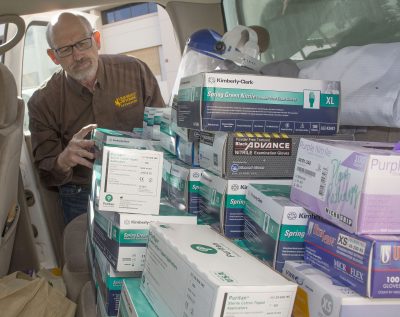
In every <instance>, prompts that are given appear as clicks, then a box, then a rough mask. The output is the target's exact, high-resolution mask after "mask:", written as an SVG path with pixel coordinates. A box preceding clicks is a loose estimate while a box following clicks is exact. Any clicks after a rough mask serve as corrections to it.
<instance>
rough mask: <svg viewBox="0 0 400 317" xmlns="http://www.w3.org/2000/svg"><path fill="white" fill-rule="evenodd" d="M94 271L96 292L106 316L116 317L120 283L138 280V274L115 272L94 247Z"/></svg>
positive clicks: (120, 288)
mask: <svg viewBox="0 0 400 317" xmlns="http://www.w3.org/2000/svg"><path fill="white" fill-rule="evenodd" d="M94 270H95V277H96V279H95V280H96V285H97V286H98V288H97V289H98V292H101V297H102V300H103V304H104V309H105V312H106V314H107V315H109V316H116V315H117V314H118V307H119V303H120V297H121V290H122V283H123V281H124V280H126V279H130V278H135V277H136V278H138V277H139V276H140V273H139V272H116V271H115V270H114V269H113V268H112V267H111V265H110V263H109V262H108V261H107V259H106V257H105V256H104V255H103V253H102V252H101V251H100V250H99V249H98V248H97V247H95V259H94Z"/></svg>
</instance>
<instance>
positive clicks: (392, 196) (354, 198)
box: [290, 139, 400, 234]
mask: <svg viewBox="0 0 400 317" xmlns="http://www.w3.org/2000/svg"><path fill="white" fill-rule="evenodd" d="M393 146H394V145H393V144H391V143H375V142H356V141H333V140H330V141H328V140H311V139H301V141H300V145H299V150H298V153H297V159H296V166H295V172H294V176H293V186H292V191H291V194H290V199H291V200H292V201H294V202H296V203H298V204H299V205H301V206H303V207H305V208H306V209H308V210H310V211H312V212H314V213H316V214H318V215H320V216H321V217H323V218H326V219H327V220H329V221H331V222H333V223H334V224H336V225H337V226H339V227H341V228H343V229H344V230H346V231H349V232H353V233H359V234H391V233H396V234H398V233H400V212H399V206H400V191H399V188H400V153H399V152H395V151H392V150H391V149H392V148H393Z"/></svg>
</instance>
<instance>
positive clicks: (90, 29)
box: [46, 12, 94, 48]
mask: <svg viewBox="0 0 400 317" xmlns="http://www.w3.org/2000/svg"><path fill="white" fill-rule="evenodd" d="M65 14H69V15H73V16H75V17H77V18H78V19H79V20H80V21H81V23H82V24H83V25H84V26H85V28H86V29H87V31H88V33H91V32H93V31H94V28H93V26H92V24H91V23H90V22H89V20H88V19H87V18H86V17H85V16H84V15H82V14H81V13H80V12H61V13H58V14H57V15H55V16H54V17H53V18H52V19H51V21H50V22H49V23H48V24H47V29H46V40H47V44H48V45H49V47H50V48H52V47H53V44H54V43H53V41H52V31H53V26H54V25H55V24H56V23H57V22H58V21H59V19H60V16H62V15H65Z"/></svg>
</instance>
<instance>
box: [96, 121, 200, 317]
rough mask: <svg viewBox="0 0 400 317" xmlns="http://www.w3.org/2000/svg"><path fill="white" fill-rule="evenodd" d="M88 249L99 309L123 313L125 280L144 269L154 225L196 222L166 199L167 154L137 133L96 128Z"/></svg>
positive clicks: (112, 312) (105, 312) (104, 311)
mask: <svg viewBox="0 0 400 317" xmlns="http://www.w3.org/2000/svg"><path fill="white" fill-rule="evenodd" d="M92 138H93V140H94V141H95V151H96V153H95V157H96V159H95V162H94V168H93V177H92V193H91V197H90V201H89V207H88V210H89V215H90V219H91V221H90V228H89V238H88V242H89V243H88V249H89V252H88V253H89V256H90V261H91V264H92V268H93V277H94V280H95V285H96V286H97V290H98V292H97V299H98V305H97V307H98V312H99V313H100V314H101V315H102V316H117V313H118V306H119V301H120V293H121V289H122V285H123V282H124V281H125V280H128V279H139V277H140V276H141V274H142V271H143V268H144V260H145V253H146V247H147V240H148V234H149V224H150V223H151V222H154V221H159V222H163V223H173V222H175V223H185V224H196V223H197V218H196V216H194V215H191V214H188V213H182V212H180V211H179V210H177V209H176V208H173V207H172V206H170V205H167V204H163V203H162V201H161V202H160V200H161V179H162V167H163V153H162V152H160V151H156V150H155V146H156V144H155V142H152V141H150V140H145V139H142V138H141V136H140V135H138V134H136V133H129V132H120V131H113V130H107V129H100V128H98V129H96V130H95V131H94V132H93V135H92Z"/></svg>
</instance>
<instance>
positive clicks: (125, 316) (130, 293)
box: [118, 278, 157, 317]
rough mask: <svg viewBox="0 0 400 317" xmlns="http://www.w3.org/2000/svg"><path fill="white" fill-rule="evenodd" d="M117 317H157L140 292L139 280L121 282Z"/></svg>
mask: <svg viewBox="0 0 400 317" xmlns="http://www.w3.org/2000/svg"><path fill="white" fill-rule="evenodd" d="M118 317H157V314H156V313H155V312H154V310H153V308H152V307H151V305H150V303H149V302H148V300H147V299H146V297H145V296H144V295H143V293H142V291H141V290H140V279H139V278H133V279H129V280H125V281H124V282H123V286H122V291H121V301H120V304H119V310H118Z"/></svg>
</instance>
